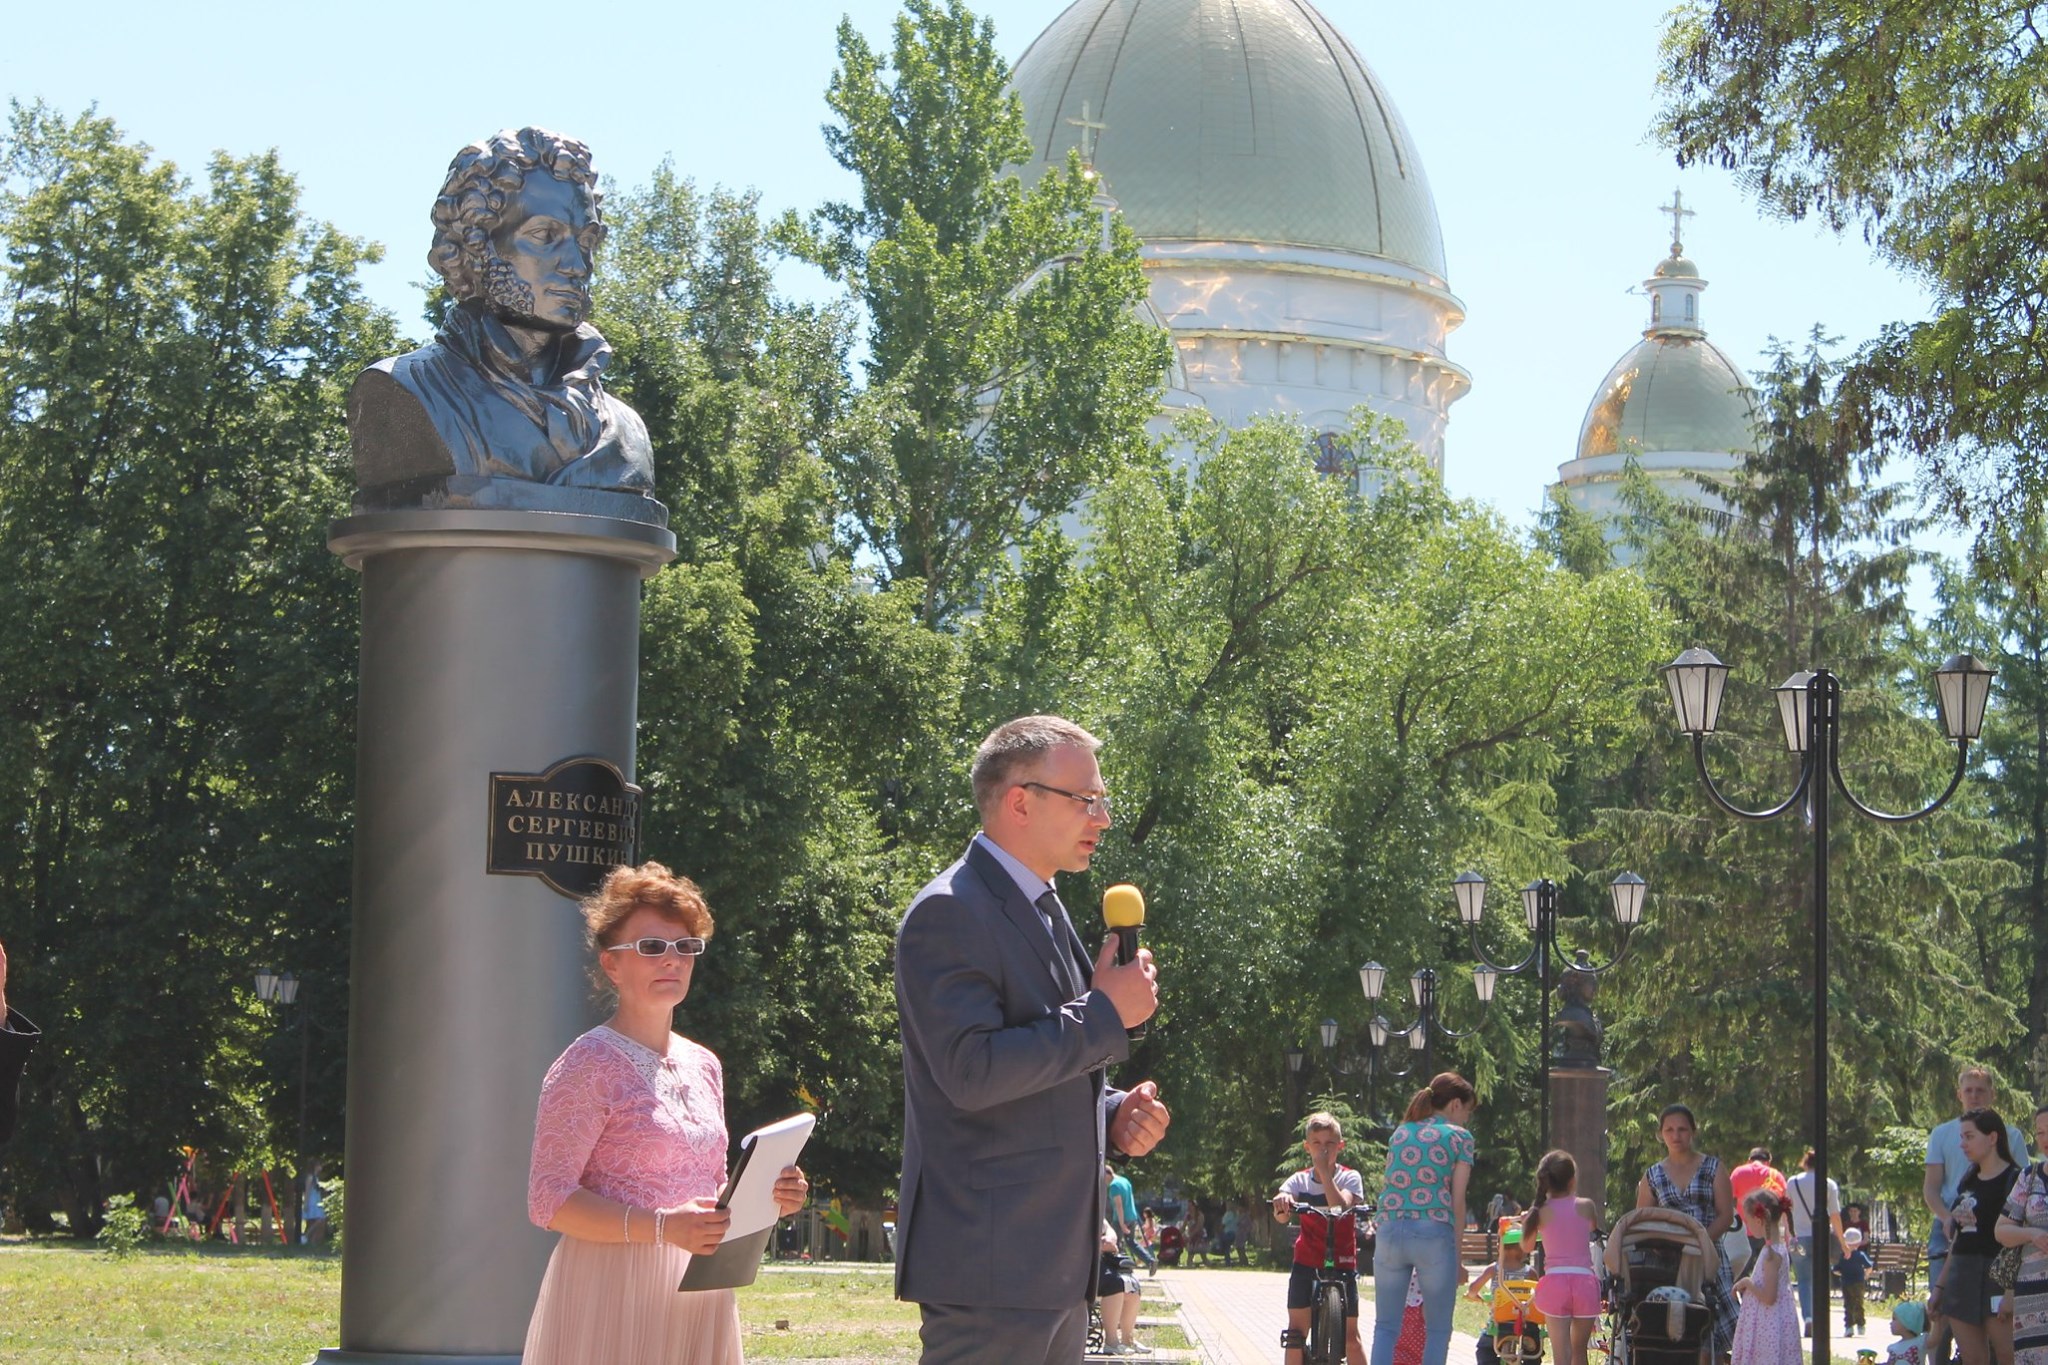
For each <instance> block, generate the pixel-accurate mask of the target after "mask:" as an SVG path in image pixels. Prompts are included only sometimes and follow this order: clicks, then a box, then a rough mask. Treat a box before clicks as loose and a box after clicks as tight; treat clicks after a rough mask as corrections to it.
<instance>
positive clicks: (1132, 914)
mask: <svg viewBox="0 0 2048 1365" xmlns="http://www.w3.org/2000/svg"><path fill="white" fill-rule="evenodd" d="M1102 922H1103V923H1104V924H1106V925H1108V926H1109V931H1110V932H1111V933H1113V934H1115V935H1116V962H1117V965H1118V966H1119V967H1121V966H1123V965H1124V964H1125V963H1127V962H1135V961H1136V960H1137V957H1138V930H1140V929H1141V928H1143V927H1144V925H1145V893H1144V892H1142V891H1140V890H1139V889H1138V888H1137V887H1135V886H1132V885H1131V884H1130V883H1129V882H1118V883H1117V884H1116V885H1115V886H1112V887H1110V888H1109V889H1108V890H1107V891H1105V892H1103V893H1102ZM1124 1032H1125V1033H1127V1034H1129V1035H1130V1038H1131V1040H1132V1041H1133V1042H1136V1041H1137V1040H1138V1039H1140V1038H1143V1037H1144V1036H1145V1025H1143V1024H1139V1025H1138V1026H1137V1027H1136V1028H1134V1029H1126V1030H1124Z"/></svg>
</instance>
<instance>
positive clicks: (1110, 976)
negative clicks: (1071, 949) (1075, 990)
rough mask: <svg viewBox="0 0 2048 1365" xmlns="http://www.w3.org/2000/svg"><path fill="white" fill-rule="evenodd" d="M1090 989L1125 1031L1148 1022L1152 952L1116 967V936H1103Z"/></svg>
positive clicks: (1155, 987)
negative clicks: (1102, 998)
mask: <svg viewBox="0 0 2048 1365" xmlns="http://www.w3.org/2000/svg"><path fill="white" fill-rule="evenodd" d="M1094 989H1096V990H1098V991H1101V992H1102V993H1103V994H1104V995H1106V996H1108V997H1109V1003H1110V1004H1112V1005H1114V1006H1116V1017H1117V1018H1118V1019H1121V1020H1122V1021H1123V1025H1124V1027H1125V1028H1127V1029H1133V1028H1136V1027H1137V1026H1138V1025H1140V1024H1142V1023H1144V1022H1145V1021H1146V1020H1147V1019H1150V1018H1151V1017H1152V1014H1153V1011H1155V1010H1157V1009H1158V1008H1159V969H1158V968H1157V967H1155V966H1153V965H1152V950H1151V949H1150V948H1140V949H1138V955H1137V957H1135V958H1133V959H1132V960H1131V961H1129V962H1126V963H1125V964H1124V965H1123V966H1121V967H1119V966H1117V965H1116V935H1115V934H1106V935H1104V936H1103V939H1102V951H1101V952H1099V953H1097V954H1096V955H1095V986H1094ZM1131 1155H1133V1156H1136V1155H1137V1153H1135V1152H1133V1153H1132V1154H1131Z"/></svg>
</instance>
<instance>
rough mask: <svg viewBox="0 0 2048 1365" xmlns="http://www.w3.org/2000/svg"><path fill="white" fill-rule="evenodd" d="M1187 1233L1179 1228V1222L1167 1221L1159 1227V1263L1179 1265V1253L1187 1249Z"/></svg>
mask: <svg viewBox="0 0 2048 1365" xmlns="http://www.w3.org/2000/svg"><path fill="white" fill-rule="evenodd" d="M1187 1244H1188V1235H1187V1234H1186V1233H1185V1232H1182V1231H1181V1230H1180V1224H1178V1223H1168V1224H1167V1225H1166V1226H1165V1227H1163V1228H1161V1229H1159V1264H1161V1265H1179V1264H1180V1254H1181V1252H1182V1251H1184V1250H1186V1249H1187Z"/></svg>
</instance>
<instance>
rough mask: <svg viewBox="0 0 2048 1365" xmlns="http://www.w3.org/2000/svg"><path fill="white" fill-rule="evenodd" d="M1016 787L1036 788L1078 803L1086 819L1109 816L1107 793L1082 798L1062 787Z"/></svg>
mask: <svg viewBox="0 0 2048 1365" xmlns="http://www.w3.org/2000/svg"><path fill="white" fill-rule="evenodd" d="M1017 785H1018V786H1020V787H1036V788H1037V789H1038V790H1040V791H1042V792H1051V793H1052V794H1053V795H1054V796H1064V797H1066V798H1067V799H1068V800H1069V801H1079V802H1080V803H1081V809H1082V810H1084V811H1086V812H1087V814H1088V818H1089V819H1091V820H1093V819H1094V818H1096V817H1097V816H1100V815H1107V814H1109V793H1108V792H1101V793H1099V794H1097V795H1095V796H1083V795H1082V794H1081V793H1080V792H1070V791H1067V790H1066V789H1065V788H1063V787H1048V786H1046V785H1045V783H1043V782H1019V783H1018V784H1017Z"/></svg>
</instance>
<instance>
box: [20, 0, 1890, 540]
mask: <svg viewBox="0 0 2048 1365" xmlns="http://www.w3.org/2000/svg"><path fill="white" fill-rule="evenodd" d="M1320 7H1321V9H1322V10H1323V12H1324V14H1325V15H1326V16H1328V17H1329V19H1330V20H1331V21H1332V22H1334V23H1335V24H1336V25H1337V26H1338V28H1340V29H1341V30H1342V31H1343V32H1344V33H1345V34H1346V35H1347V36H1348V37H1349V38H1350V39H1351V41H1352V43H1353V45H1354V46H1356V47H1357V48H1358V50H1359V51H1360V53H1361V54H1362V55H1363V56H1364V57H1365V59H1366V61H1367V63H1368V64H1369V65H1370V66H1372V67H1373V69H1374V70H1375V71H1376V73H1377V74H1378V75H1379V77H1380V78H1381V80H1382V82H1383V83H1384V84H1385V86H1386V88H1387V90H1388V92H1389V93H1390V94H1391V95H1392V97H1393V99H1394V101H1395V103H1396V104H1397V105H1398V106H1399V107H1400V109H1401V111H1402V114H1403V116H1404V117H1405V119H1406V120H1407V123H1408V126H1409V129H1410V131H1411V132H1412V133H1413V134H1414V137H1415V140H1416V143H1417V145H1418V147H1419V149H1420V152H1421V156H1422V159H1423V164H1424V166H1425V168H1426V170H1427V172H1428V175H1429V179H1430V183H1431V186H1432V188H1433V189H1434V191H1435V194H1436V199H1437V207H1438V213H1439V216H1440V218H1441V220H1442V224H1443V232H1444V242H1445V251H1446V256H1447V259H1448V263H1449V264H1448V270H1449V276H1450V282H1451V288H1452V290H1453V291H1454V292H1455V293H1457V294H1458V295H1459V297H1460V298H1462V299H1463V300H1464V302H1465V305H1466V311H1467V321H1466V323H1465V325H1464V326H1463V327H1462V328H1461V329H1460V330H1459V331H1457V332H1456V333H1454V334H1453V335H1452V337H1451V339H1450V354H1451V357H1452V359H1454V360H1455V361H1457V362H1458V363H1459V364H1461V365H1463V366H1464V367H1465V368H1466V369H1468V370H1469V371H1471V373H1472V376H1473V390H1472V392H1471V393H1470V394H1469V395H1468V396H1467V397H1466V398H1464V399H1463V400H1462V401H1461V402H1460V403H1459V404H1458V405H1457V406H1456V407H1455V408H1454V409H1453V410H1452V416H1451V424H1450V431H1449V437H1448V443H1447V456H1446V462H1445V477H1446V480H1447V482H1448V483H1449V485H1450V487H1451V489H1452V491H1453V492H1455V493H1459V494H1462V495H1467V496H1472V497H1476V498H1480V499H1483V500H1485V501H1488V502H1491V503H1493V504H1494V505H1496V506H1497V507H1498V508H1499V509H1500V511H1501V512H1502V514H1503V515H1505V516H1506V517H1507V518H1508V519H1509V520H1510V521H1512V522H1515V523H1518V524H1521V523H1526V522H1527V521H1528V520H1529V518H1530V516H1531V514H1532V513H1533V511H1534V509H1535V508H1536V507H1537V506H1538V505H1539V503H1540V501H1541V499H1542V490H1543V487H1544V485H1545V484H1546V483H1548V482H1550V481H1551V480H1553V479H1555V478H1556V471H1557V466H1558V464H1559V463H1560V462H1561V461H1563V460H1566V459H1569V458H1570V457H1571V453H1572V448H1573V444H1574V442H1575V440H1576V438H1577V435H1578V429H1579V423H1580V420H1581V418H1582V417H1583V416H1584V413H1585V409H1586V405H1587V402H1588V401H1589V400H1590V398H1591V397H1592V394H1593V391H1594V388H1595V386H1596V385H1597V384H1598V383H1599V381H1600V379H1601V378H1602V376H1604V375H1605V373H1606V372H1607V369H1608V367H1609V366H1610V365H1611V364H1612V363H1613V362H1614V361H1615V360H1616V359H1617V358H1618V357H1619V356H1620V355H1621V353H1622V352H1623V351H1624V350H1626V349H1627V348H1628V347H1629V346H1630V345H1632V344H1633V343H1634V342H1635V340H1636V339H1637V337H1638V335H1639V334H1640V332H1641V329H1642V327H1643V326H1644V324H1645V322H1646V320H1647V316H1648V311H1649V305H1648V301H1647V300H1646V299H1645V298H1644V297H1643V296H1642V295H1641V293H1640V291H1639V289H1638V286H1639V284H1640V281H1641V280H1642V279H1643V277H1644V276H1645V275H1647V274H1648V272H1649V270H1650V268H1651V267H1652V266H1653V265H1654V264H1655V263H1656V261H1657V260H1658V259H1659V258H1660V257H1661V256H1662V255H1663V253H1664V250H1665V247H1666V243H1667V241H1668V231H1669V220H1668V218H1666V217H1664V216H1662V215H1660V214H1659V213H1658V212H1657V207H1658V206H1659V205H1660V204H1664V203H1667V202H1668V201H1669V199H1670V196H1671V191H1672V189H1673V188H1674V187H1682V188H1683V190H1684V193H1685V198H1686V202H1687V204H1688V205H1689V206H1691V207H1693V208H1694V209H1696V210H1697V215H1698V216H1697V217H1695V218H1693V219H1691V220H1690V221H1689V222H1688V224H1687V228H1688V231H1687V235H1686V249H1687V254H1689V255H1690V256H1691V257H1692V258H1693V259H1694V260H1695V261H1696V262H1698V264H1699V266H1700V268H1701V271H1702V273H1703V274H1705V275H1706V277H1707V278H1708V279H1709V281H1710V282H1711V284H1710V288H1709V289H1708V290H1707V293H1706V296H1705V298H1704V300H1703V305H1702V307H1703V319H1704V322H1705V325H1706V328H1707V331H1708V334H1709V335H1710V337H1711V338H1712V339H1713V340H1714V342H1715V343H1716V344H1718V345H1719V346H1721V347H1722V349H1724V350H1725V351H1727V352H1728V354H1729V355H1730V356H1731V357H1733V358H1734V359H1735V360H1736V362H1737V363H1738V364H1742V365H1745V366H1750V367H1754V366H1755V364H1756V362H1757V358H1758V355H1759V353H1760V352H1761V350H1762V349H1763V347H1764V345H1765V343H1766V340H1767V338H1769V337H1771V336H1772V335H1776V336H1780V337H1785V338H1790V339H1799V338H1803V337H1804V336H1805V334H1806V333H1807V332H1808V330H1809V329H1811V328H1812V327H1813V326H1814V325H1815V324H1816V323H1820V324H1824V325H1825V326H1826V328H1827V329H1828V330H1829V331H1830V332H1832V333H1834V334H1836V335H1839V336H1841V337H1842V338H1844V339H1845V341H1848V342H1855V341H1860V340H1862V339H1864V338H1866V337H1868V336H1870V335H1871V334H1873V333H1874V332H1875V331H1876V330H1877V328H1879V327H1880V326H1881V325H1882V324H1884V323H1885V322H1887V321H1891V320H1894V319H1899V318H1907V317H1914V316H1918V315H1920V314H1921V313H1922V312H1924V311H1925V307H1926V303H1925V298H1924V295H1923V294H1922V292H1921V291H1920V290H1919V289H1918V288H1917V287H1916V286H1915V285H1914V284H1912V283H1911V282H1910V281H1907V280H1905V279H1903V278H1902V277H1900V276H1899V275H1898V274H1897V273H1896V272H1894V271H1892V270H1891V269H1889V268H1888V267H1886V266H1884V265H1883V264H1881V263H1879V262H1877V261H1876V260H1875V259H1874V258H1873V257H1872V255H1871V253H1870V251H1869V249H1868V248H1867V247H1866V246H1865V245H1864V244H1863V243H1862V241H1861V240H1860V238H1858V237H1855V236H1853V235H1852V236H1850V237H1847V238H1837V237H1834V236H1832V235H1830V234H1828V233H1827V232H1826V231H1825V230H1824V229H1822V228H1821V227H1819V226H1818V225H1815V224H1810V223H1808V224H1788V223H1779V222H1771V221H1765V220H1763V219H1761V218H1760V217H1759V216H1758V214H1757V212H1756V210H1755V209H1754V207H1753V206H1752V205H1751V204H1749V203H1748V202H1746V201H1745V200H1744V199H1743V198H1742V196H1741V195H1740V194H1739V192H1738V191H1737V189H1736V187H1735V186H1734V185H1733V184H1732V183H1731V182H1730V181H1729V179H1728V178H1727V176H1726V175H1725V174H1724V173H1721V172H1718V171H1712V170H1693V171H1686V172H1683V173H1681V172H1679V171H1678V170H1677V169H1676V168H1675V166H1674V165H1673V162H1672V159H1671V157H1670V156H1669V155H1668V154H1667V153H1665V152H1662V151H1660V150H1658V149H1657V148H1655V147H1654V146H1652V145H1651V143H1650V141H1649V137H1648V132H1647V130H1648V127H1649V124H1650V122H1651V119H1652V117H1653V115H1654V111H1655V89H1654V81H1655V74H1656V57H1657V42H1658V36H1659V32H1660V29H1661V26H1662V14H1661V12H1660V10H1659V8H1658V6H1657V5H1655V4H1653V3H1643V0H1634V2H1633V3H1630V2H1628V0H1589V2H1582V3H1579V4H1575V5H1571V6H1538V5H1530V4H1528V3H1526V0H1521V2H1520V3H1515V4H1505V3H1497V2H1496V0H1476V2H1475V3H1469V4H1466V5H1462V6H1458V7H1456V8H1455V9H1445V8H1444V7H1441V6H1413V5H1401V6H1396V5H1391V4H1387V3H1384V0H1322V3H1321V5H1320ZM1062 8H1063V5H1062V4H1061V3H1060V0H983V4H982V5H981V6H980V7H979V9H978V12H981V13H984V14H986V15H988V16H989V17H990V18H991V19H993V21H994V22H995V26H996V33H997V38H998V42H999V44H1000V46H1001V47H1002V49H1003V51H1004V53H1005V55H1006V56H1007V57H1008V58H1009V59H1010V60H1012V61H1014V60H1015V59H1016V57H1017V56H1018V55H1019V54H1021V53H1022V52H1023V50H1024V48H1025V47H1026V46H1027V45H1028V44H1029V43H1030V41H1031V39H1032V38H1033V37H1034V36H1036V35H1037V33H1038V32H1039V30H1040V29H1042V28H1043V27H1044V26H1045V25H1046V24H1047V23H1049V22H1050V21H1051V20H1052V19H1053V18H1054V17H1055V16H1056V15H1057V14H1058V13H1059V12H1060V10H1061V9H1062ZM896 12H897V6H896V5H895V4H893V3H882V2H881V0H857V2H855V3H826V2H824V0H754V3H752V4H715V5H714V4H708V3H704V0H679V2H677V3H671V4H665V5H658V6H657V5H639V4H614V5H609V6H588V7H585V6H575V7H565V6H544V5H533V4H522V3H506V4H499V5H496V6H491V7H487V8H485V9H482V10H474V11H462V10H457V9H450V8H447V7H445V6H435V7H427V6H407V7H399V6H396V5H390V4H382V3H361V4H357V5H354V6H347V7H343V6H320V7H313V6H288V5H261V6H257V5H248V4H223V5H215V6H210V7H207V9H206V10H205V11H204V12H203V13H204V17H195V16H196V14H197V13H198V12H197V11H194V10H188V9H186V8H185V7H173V6H162V5H158V4H149V5H142V4H126V3H116V4H94V3H87V4H83V5H81V6H80V7H78V8H76V9H73V8H70V7H61V6H34V7H30V8H28V9H27V10H25V11H23V12H19V13H17V14H16V15H15V16H14V17H13V18H12V19H11V20H10V21H9V33H8V41H7V42H6V44H5V46H4V49H0V90H4V91H5V92H6V93H7V94H8V95H10V96H12V97H14V98H18V99H34V98H37V97H41V98H43V99H46V100H48V101H49V102H51V103H52V104H54V105H55V106H57V107H58V108H59V109H61V110H62V111H64V112H66V113H76V112H78V111H79V110H81V109H83V108H84V107H85V106H86V105H87V104H88V103H92V102H97V103H98V105H99V107H100V110H101V112H103V113H105V114H107V115H110V116H111V117H113V118H114V119H115V120H116V121H117V122H118V123H120V125H121V126H122V127H123V128H124V129H125V130H126V131H127V133H128V134H129V136H131V137H134V138H137V139H140V140H142V141H146V142H148V143H150V144H151V145H152V146H153V147H155V148H156V149H157V151H158V152H159V154H160V155H162V156H165V157H168V158H170V159H172V160H174V161H176V162H178V163H179V165H180V166H181V167H182V168H184V169H185V170H186V171H187V172H188V173H192V174H198V173H202V172H203V169H204V165H205V160H206V158H207V156H208V155H209V154H210V153H211V152H212V151H213V150H215V149H217V148H218V149H226V150H228V151H230V152H235V153H246V152H251V151H257V150H261V149H264V148H268V147H276V148H277V149H278V151H279V153H280V154H281V156H282V158H283V160H284V163H285V165H286V166H287V168H289V169H290V170H292V171H293V172H295V173H296V174H297V175H298V176H299V178H300V181H301V184H302V187H303V192H304V202H305V206H306V208H307V209H308V211H309V212H311V213H312V214H314V215H316V216H318V217H321V218H325V219H328V220H330V221H332V222H334V223H336V224H337V225H339V226H340V227H342V228H343V229H345V230H347V231H349V232H352V233H354V234H357V235H359V236H364V237H368V238H371V239H374V240H377V241H381V242H383V243H384V244H385V245H386V246H387V248H389V252H390V254H389V258H388V259H387V261H386V262H385V263H384V264H382V265H380V266H378V267H375V268H374V269H372V270H371V272H370V273H369V275H368V280H369V285H370V288H371V292H372V294H373V296H374V297H376V298H377V299H378V300H379V301H380V302H382V303H384V304H386V305H387V306H389V307H391V308H392V309H394V310H396V311H398V312H399V313H400V314H401V315H402V316H403V318H404V319H405V320H406V322H407V324H408V325H409V326H410V327H411V328H412V329H413V330H415V331H418V330H419V326H418V323H417V317H418V299H419V295H418V293H417V291H416V290H415V288H414V287H413V286H414V284H415V282H417V281H420V280H423V279H424V278H425V277H426V274H427V270H426V265H425V253H426V246H427V241H428V237H429V233H430V229H429V227H428V224H427V210H428V207H429V205H430V204H431V203H432V199H433V195H434V192H435V190H436V189H437V188H438V187H439V184H440V181H441V176H442V173H443V171H444V170H445V168H446V166H447V163H448V159H449V158H450V156H452V155H453V154H454V152H455V151H456V150H457V149H459V148H460V147H461V146H462V145H463V144H464V143H466V142H468V141H470V140H472V139H474V138H476V137H478V136H480V135H482V134H484V133H487V132H490V131H492V130H494V129H497V128H500V127H507V126H513V127H516V126H518V125H521V124H526V123H537V124H541V125H544V126H547V127H552V128H556V129H559V130H561V131H563V132H567V133H570V134H573V135H574V136H577V137H580V138H582V139H583V140H584V141H586V142H588V143H589V144H590V145H591V147H592V148H593V150H594V152H595V154H596V156H597V159H598V163H599V167H600V169H601V170H603V171H604V172H605V173H607V174H609V175H611V176H613V177H614V178H616V179H617V180H618V181H620V182H621V183H622V184H627V185H631V184H635V183H638V182H640V181H643V180H644V179H645V178H646V177H647V175H648V174H649V172H650V171H651V170H652V169H653V167H654V166H655V165H657V164H658V163H659V162H660V160H661V159H662V158H663V157H670V158H672V159H673V160H674V162H675V165H676V167H677V168H678V170H680V171H681V172H682V173H683V174H685V175H687V176H689V177H691V178H692V179H694V180H696V181H697V182H698V184H699V185H700V186H707V187H708V186H711V185H714V184H723V185H727V186H731V187H735V188H740V187H752V188H755V189H757V190H758V191H759V192H760V194H761V198H762V202H763V205H764V207H765V208H767V209H769V210H780V209H783V208H788V207H795V208H809V207H811V206H814V205H816V204H817V203H819V202H822V201H823V200H826V199H830V198H835V197H841V196H844V195H846V194H847V193H848V192H849V190H850V180H849V178H848V177H847V176H846V175H845V174H844V173H843V172H841V171H840V170H839V168H838V167H837V166H835V165H834V164H833V163H832V161H831V159H830V157H829V156H827V154H826V152H825V147H824V143H823V139H822V138H821V137H820V135H819V126H820V124H821V123H822V122H823V121H824V119H825V117H826V110H825V107H824V103H823V98H822V96H823V91H824V87H825V84H826V82H827V80H828V79H829V77H830V74H831V71H832V66H833V60H834V34H835V28H836V25H837V23H838V21H839V19H840V17H841V15H842V14H844V15H848V16H850V17H851V19H852V21H853V23H854V24H855V25H856V26H857V27H858V28H860V29H861V30H862V31H863V32H865V33H866V34H868V35H869V37H870V39H871V41H874V42H876V43H877V44H878V45H879V46H883V47H886V46H887V43H888V32H889V25H890V23H891V21H892V19H893V17H894V15H895V14H896ZM475 24H483V25H487V26H488V27H487V30H478V29H476V28H474V27H470V26H469V25H475ZM789 278H790V279H791V281H792V283H793V284H795V285H797V286H798V287H804V286H805V281H804V280H803V279H801V278H798V277H797V275H796V274H795V272H791V274H790V276H789ZM1631 291H1636V292H1631ZM1909 472H1910V471H1904V470H1901V471H1896V473H1897V474H1898V475H1899V476H1901V477H1903V476H1905V475H1906V474H1908V473H1909Z"/></svg>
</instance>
